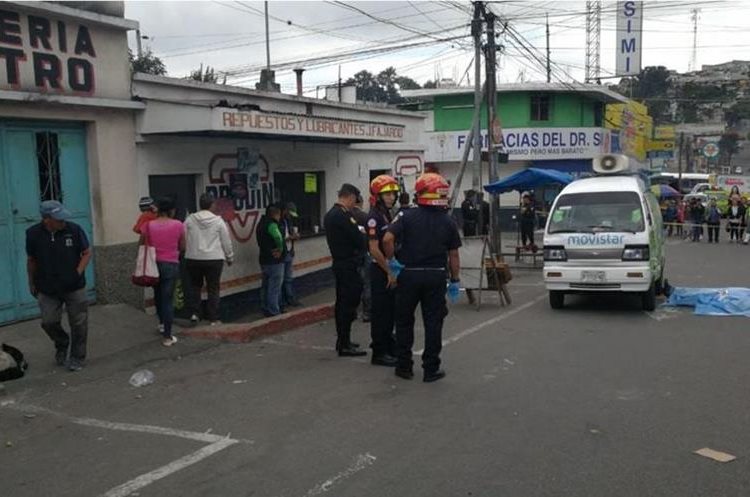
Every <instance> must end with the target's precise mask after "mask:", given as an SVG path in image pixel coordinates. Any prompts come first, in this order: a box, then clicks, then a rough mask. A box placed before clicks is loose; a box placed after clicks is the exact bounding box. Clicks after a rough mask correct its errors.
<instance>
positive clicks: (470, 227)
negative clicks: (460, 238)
mask: <svg viewBox="0 0 750 497" xmlns="http://www.w3.org/2000/svg"><path fill="white" fill-rule="evenodd" d="M464 236H477V223H476V222H475V221H464Z"/></svg>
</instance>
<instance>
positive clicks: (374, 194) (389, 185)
mask: <svg viewBox="0 0 750 497" xmlns="http://www.w3.org/2000/svg"><path fill="white" fill-rule="evenodd" d="M400 189H401V188H400V187H399V184H398V181H396V178H394V177H393V176H389V175H387V174H381V175H379V176H376V177H375V178H374V179H373V180H372V181H371V182H370V204H372V205H375V203H376V202H377V200H378V196H379V195H380V194H381V193H387V192H395V193H398V191H399V190H400Z"/></svg>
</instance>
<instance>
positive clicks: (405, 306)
mask: <svg viewBox="0 0 750 497" xmlns="http://www.w3.org/2000/svg"><path fill="white" fill-rule="evenodd" d="M449 188H450V186H449V184H448V182H447V181H446V180H445V178H443V177H442V176H440V175H439V174H435V173H427V174H423V175H422V176H420V177H419V179H417V182H416V185H415V192H416V197H417V205H418V208H417V209H410V210H407V211H404V213H403V215H401V216H399V217H398V218H397V219H396V220H395V221H394V222H393V223H392V224H391V225H390V227H389V228H388V231H387V233H386V235H385V236H384V237H383V248H384V249H385V255H386V257H388V258H392V257H393V256H394V252H395V241H396V239H398V240H399V241H400V244H401V248H400V250H399V254H398V260H395V259H391V260H390V261H389V265H390V267H391V268H394V269H395V270H396V271H397V272H400V274H399V275H398V286H397V287H396V359H397V364H396V376H399V377H401V378H404V379H411V378H412V377H413V376H414V373H413V370H412V366H413V360H412V352H411V349H412V346H413V345H414V311H415V310H416V308H417V305H421V307H422V321H423V323H424V328H425V347H424V353H423V354H422V369H423V372H424V376H423V380H424V381H425V382H432V381H437V380H439V379H441V378H443V377H444V376H445V372H444V371H443V370H441V369H440V351H441V349H442V333H443V320H444V319H445V316H446V315H447V314H448V308H447V307H446V303H445V294H446V281H445V280H446V262H448V266H449V270H450V285H448V290H449V292H450V296H451V298H452V300H453V299H455V298H457V296H458V295H457V294H458V288H459V285H458V282H459V279H458V278H459V267H460V264H459V256H458V248H459V247H460V246H461V237H460V235H459V233H458V228H457V227H456V223H455V222H454V221H453V219H452V218H451V217H450V216H449V214H448V209H447V207H448V191H449ZM401 268H402V269H401ZM399 269H401V271H399Z"/></svg>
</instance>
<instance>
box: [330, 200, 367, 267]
mask: <svg viewBox="0 0 750 497" xmlns="http://www.w3.org/2000/svg"><path fill="white" fill-rule="evenodd" d="M323 227H324V228H325V230H326V241H327V242H328V248H329V249H330V251H331V257H333V261H334V262H345V261H347V262H359V260H360V259H361V258H362V257H363V256H364V254H365V238H364V236H363V235H362V232H361V231H360V229H359V224H358V223H357V220H356V219H355V218H354V216H353V213H351V212H349V211H348V210H346V208H344V207H343V206H342V205H340V204H336V205H334V206H333V207H332V208H331V210H329V211H328V213H327V214H326V215H325V217H324V218H323Z"/></svg>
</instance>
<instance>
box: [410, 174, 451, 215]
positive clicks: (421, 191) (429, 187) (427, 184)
mask: <svg viewBox="0 0 750 497" xmlns="http://www.w3.org/2000/svg"><path fill="white" fill-rule="evenodd" d="M414 190H415V193H416V195H417V204H418V205H432V206H438V207H446V206H447V205H448V195H449V193H450V185H449V184H448V182H447V181H446V180H445V178H443V177H442V176H440V175H439V174H437V173H425V174H423V175H422V176H420V177H419V178H418V179H417V182H416V183H415V184H414Z"/></svg>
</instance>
